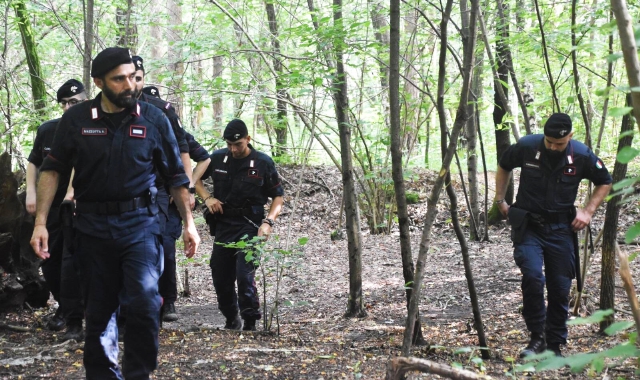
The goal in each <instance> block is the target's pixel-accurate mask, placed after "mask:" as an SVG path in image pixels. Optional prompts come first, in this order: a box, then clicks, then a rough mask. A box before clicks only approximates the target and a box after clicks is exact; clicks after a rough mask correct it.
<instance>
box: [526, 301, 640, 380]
mask: <svg viewBox="0 0 640 380" xmlns="http://www.w3.org/2000/svg"><path fill="white" fill-rule="evenodd" d="M612 314H613V310H611V309H609V310H598V311H596V312H595V313H593V314H592V315H591V316H589V317H587V318H576V319H574V320H571V321H568V322H567V324H570V325H584V324H592V323H600V322H602V321H603V320H605V319H606V318H607V317H609V316H611V315H612ZM634 325H635V324H634V322H631V321H619V322H616V323H614V324H612V325H611V326H609V327H608V328H607V329H606V330H605V333H606V334H608V335H614V334H617V333H619V332H622V331H625V330H627V329H629V328H631V327H633V326H634ZM636 338H637V332H633V333H630V334H628V340H627V341H626V342H623V343H620V344H618V345H616V346H614V347H611V348H609V349H607V350H604V351H600V352H593V353H580V354H576V355H571V356H568V357H556V356H555V355H554V354H553V352H551V351H545V352H543V353H541V354H537V355H533V356H530V357H527V358H525V359H524V360H525V363H524V364H520V365H517V366H516V367H515V368H514V373H518V372H543V371H552V370H557V369H560V368H563V367H565V366H568V367H569V368H571V372H573V373H578V372H582V371H584V370H585V368H587V366H588V367H589V369H590V371H592V372H595V373H598V374H599V373H602V372H603V371H604V370H605V369H606V368H607V366H608V365H611V363H612V362H611V360H610V359H617V360H624V359H628V358H637V357H640V349H638V347H637V346H636ZM637 374H640V373H637Z"/></svg>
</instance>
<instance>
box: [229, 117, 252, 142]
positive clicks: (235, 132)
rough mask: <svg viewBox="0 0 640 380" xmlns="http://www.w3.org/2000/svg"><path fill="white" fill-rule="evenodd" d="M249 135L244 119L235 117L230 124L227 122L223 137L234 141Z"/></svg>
mask: <svg viewBox="0 0 640 380" xmlns="http://www.w3.org/2000/svg"><path fill="white" fill-rule="evenodd" d="M248 135H249V131H248V130H247V125H246V124H245V123H244V121H242V120H240V119H233V120H231V121H230V122H229V124H227V127H226V128H225V129H224V133H223V134H222V137H224V139H225V140H228V141H231V142H234V141H238V140H240V139H241V138H243V137H246V136H248Z"/></svg>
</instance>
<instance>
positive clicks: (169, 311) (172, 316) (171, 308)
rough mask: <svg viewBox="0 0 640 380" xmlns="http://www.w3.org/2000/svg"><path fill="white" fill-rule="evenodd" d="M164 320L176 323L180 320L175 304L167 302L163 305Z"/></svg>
mask: <svg viewBox="0 0 640 380" xmlns="http://www.w3.org/2000/svg"><path fill="white" fill-rule="evenodd" d="M162 320H163V321H164V322H174V321H177V320H178V313H176V306H175V304H174V303H173V302H167V303H166V304H164V305H162Z"/></svg>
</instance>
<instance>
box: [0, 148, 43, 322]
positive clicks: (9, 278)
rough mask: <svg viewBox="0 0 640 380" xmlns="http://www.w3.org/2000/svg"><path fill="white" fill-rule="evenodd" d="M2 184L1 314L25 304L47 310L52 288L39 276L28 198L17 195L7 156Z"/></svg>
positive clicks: (2, 160)
mask: <svg viewBox="0 0 640 380" xmlns="http://www.w3.org/2000/svg"><path fill="white" fill-rule="evenodd" d="M0 183H1V184H2V186H0V199H2V200H3V201H2V202H0V311H1V312H6V311H8V310H10V309H13V308H16V307H18V308H19V307H22V305H23V304H24V303H25V302H28V303H29V305H31V306H32V307H44V306H46V304H47V301H48V300H49V288H48V287H47V285H46V283H45V281H44V278H43V277H42V276H40V274H39V268H40V259H38V257H37V256H36V254H35V253H34V252H33V249H31V245H30V244H29V241H30V240H31V234H32V233H33V221H34V219H33V217H32V216H31V215H29V214H28V213H27V212H26V209H25V208H24V206H23V205H24V201H25V198H26V194H25V193H24V192H23V193H22V194H21V195H20V196H19V195H18V194H17V191H18V185H19V184H18V181H17V179H16V177H15V175H14V174H13V173H12V172H11V156H10V155H9V154H8V153H7V152H4V153H2V154H1V155H0ZM20 197H21V198H22V200H21V199H20Z"/></svg>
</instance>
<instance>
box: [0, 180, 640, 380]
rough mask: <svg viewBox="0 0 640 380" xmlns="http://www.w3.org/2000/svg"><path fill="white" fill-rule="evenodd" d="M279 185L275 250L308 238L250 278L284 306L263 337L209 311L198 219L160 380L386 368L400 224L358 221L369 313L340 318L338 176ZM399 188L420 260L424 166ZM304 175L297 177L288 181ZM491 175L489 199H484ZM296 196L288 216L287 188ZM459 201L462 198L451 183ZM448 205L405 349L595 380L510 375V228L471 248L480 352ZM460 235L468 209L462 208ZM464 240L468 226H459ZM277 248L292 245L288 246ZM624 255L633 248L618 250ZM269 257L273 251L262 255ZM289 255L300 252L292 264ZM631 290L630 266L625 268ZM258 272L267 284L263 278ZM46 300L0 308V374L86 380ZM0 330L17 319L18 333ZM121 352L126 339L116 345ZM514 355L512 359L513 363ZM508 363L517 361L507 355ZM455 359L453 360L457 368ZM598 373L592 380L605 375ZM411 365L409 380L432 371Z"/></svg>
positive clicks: (635, 215)
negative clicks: (486, 352)
mask: <svg viewBox="0 0 640 380" xmlns="http://www.w3.org/2000/svg"><path fill="white" fill-rule="evenodd" d="M280 173H281V175H282V177H283V181H284V183H285V185H286V190H287V198H286V201H287V207H286V209H285V211H284V213H283V214H282V216H281V217H280V219H279V220H278V227H277V228H276V230H275V233H276V234H278V235H279V236H280V239H279V241H278V239H275V238H274V239H271V243H272V244H278V245H279V246H280V247H282V248H286V247H296V246H297V242H298V239H299V238H304V237H306V238H308V242H307V244H306V245H304V246H302V247H301V248H300V250H299V251H297V249H296V248H286V250H287V251H290V252H294V251H297V252H298V254H292V255H288V256H287V263H288V265H289V267H288V269H286V271H285V273H284V275H283V276H282V277H281V278H282V281H280V283H279V286H278V287H276V283H277V281H276V279H277V276H276V274H275V273H276V272H275V269H276V268H275V266H274V265H273V264H271V263H273V261H271V262H266V263H265V264H264V265H262V266H261V269H264V272H263V271H260V272H259V275H258V279H257V282H258V287H259V293H260V295H261V296H264V295H265V293H266V304H267V307H268V308H269V309H271V308H272V306H273V300H274V298H275V291H276V289H277V290H278V294H279V297H280V300H281V306H280V309H279V311H278V313H277V318H273V319H271V321H272V323H271V326H270V328H269V329H268V331H265V328H264V326H259V328H258V330H259V331H258V332H255V333H251V332H250V333H247V332H237V331H226V330H223V329H222V327H223V325H224V318H223V317H222V315H221V314H220V313H219V311H218V310H217V306H216V305H217V303H216V296H215V293H214V291H213V286H212V283H211V274H210V269H209V267H208V264H207V263H208V257H209V254H210V252H211V247H212V244H213V240H212V238H211V237H210V236H209V235H208V233H207V231H206V229H205V227H206V226H205V225H200V230H201V237H202V239H203V241H202V245H201V247H200V249H199V255H198V258H197V259H196V260H193V261H190V262H186V261H184V262H182V263H180V268H179V272H180V275H181V280H184V278H185V269H188V283H189V290H190V293H191V294H190V296H189V297H180V298H179V300H178V302H177V303H176V307H177V310H178V313H179V316H180V319H179V320H178V321H177V322H171V323H166V322H165V323H164V325H163V328H162V329H161V333H160V353H159V356H158V369H157V370H156V371H155V372H154V375H153V377H154V378H156V379H174V378H175V379H179V378H180V379H343V378H345V379H361V378H362V379H382V378H384V376H385V371H386V365H387V362H388V361H389V360H390V359H391V358H393V357H396V356H398V355H400V351H401V347H402V340H403V331H404V321H405V317H406V306H405V292H404V289H403V283H404V281H403V277H402V264H401V258H400V253H399V252H400V249H399V233H398V230H397V228H395V229H393V231H392V232H391V234H387V235H381V234H378V235H371V234H369V233H368V229H367V228H365V226H366V224H365V223H364V222H363V223H362V237H363V239H362V246H363V253H362V262H363V273H362V279H363V292H364V302H365V304H366V313H367V316H366V317H363V318H345V317H344V316H343V314H344V312H345V310H346V306H347V300H348V291H349V276H348V272H349V266H348V260H347V258H348V256H347V242H346V240H335V241H333V240H332V239H331V232H332V231H334V230H336V229H338V221H339V213H340V203H341V193H342V191H341V188H342V186H341V183H340V175H339V173H338V172H337V170H335V168H332V167H309V168H305V169H304V170H301V168H300V167H284V168H281V169H280ZM414 174H415V175H414V176H413V178H412V179H411V180H410V181H409V182H408V186H409V188H410V189H411V190H412V191H415V192H418V193H420V199H421V202H420V203H418V204H415V205H411V206H410V216H411V223H412V227H411V239H412V246H413V255H414V258H415V257H417V254H418V250H419V244H420V239H421V233H422V226H423V223H424V216H425V214H426V210H427V205H426V198H427V195H428V191H430V190H431V184H432V183H433V177H434V174H433V173H432V172H427V171H415V173H414ZM301 176H302V181H301V185H300V186H298V183H299V180H300V177H301ZM492 186H493V183H492V182H490V184H489V187H490V190H489V199H492V196H493V194H492V192H493V191H492ZM298 190H299V191H300V196H299V198H298V199H297V203H296V206H295V210H293V205H294V202H293V201H294V198H295V197H296V193H297V191H298ZM457 190H458V193H459V202H458V203H459V204H460V205H464V199H463V198H462V192H461V191H460V190H461V189H457ZM448 204H449V201H448V199H446V194H444V193H443V196H441V200H440V202H439V206H438V207H439V214H438V217H437V219H436V222H435V224H434V226H433V230H432V240H431V245H430V251H429V252H430V253H429V256H428V259H427V263H426V273H425V277H424V290H423V292H422V299H421V303H420V310H421V317H422V321H423V333H424V337H425V339H426V340H427V341H428V343H429V345H428V346H419V347H414V348H413V349H412V351H411V355H412V356H414V357H418V358H423V359H427V360H431V361H435V362H438V363H442V364H448V365H452V364H454V365H457V364H459V365H460V366H462V367H464V368H466V369H469V370H472V371H475V372H478V373H484V374H486V375H488V376H491V377H493V378H507V377H512V378H513V377H515V378H531V377H534V378H576V379H582V378H592V377H593V376H594V372H593V371H592V370H588V369H587V370H584V371H582V372H579V373H575V374H573V373H571V371H570V370H569V368H567V367H562V368H560V369H556V370H551V371H546V372H539V373H523V372H514V368H515V367H516V365H517V364H518V363H520V361H519V360H517V357H518V352H519V351H520V350H521V349H522V348H523V347H524V346H525V345H526V343H527V341H528V333H527V331H526V327H525V325H524V321H523V320H522V317H521V315H520V308H521V292H520V284H519V281H520V272H519V270H518V268H517V267H516V266H515V264H514V262H513V258H512V245H511V242H510V240H509V226H507V225H506V223H502V224H500V225H498V226H494V227H490V228H489V232H488V237H489V241H485V242H473V241H470V242H468V245H469V253H470V256H471V263H472V267H473V276H474V280H475V286H476V289H477V293H478V298H479V302H480V305H481V308H482V318H483V323H484V326H485V331H486V336H487V339H488V344H489V348H490V353H491V359H487V360H481V359H479V357H480V354H479V351H478V349H477V346H478V338H477V333H476V331H475V330H474V328H473V326H474V323H473V315H472V311H471V305H470V298H469V291H468V288H467V281H466V278H465V275H464V266H463V261H462V256H461V252H460V245H459V243H458V241H457V239H456V237H455V234H454V232H453V229H452V227H451V218H450V215H449V212H448ZM624 207H625V209H624V212H621V216H620V225H621V228H620V232H619V234H620V236H623V233H624V231H626V229H627V227H628V226H629V225H630V224H631V223H632V222H635V221H637V220H638V219H640V216H639V210H638V205H629V204H628V205H625V206H624ZM459 213H460V217H461V220H462V222H463V224H464V228H465V231H468V212H467V210H466V207H465V206H461V207H460V209H459ZM603 215H604V207H601V208H600V209H599V212H598V214H597V216H596V217H595V218H594V221H593V230H594V236H596V235H597V233H598V232H599V231H600V230H601V229H602V225H603ZM467 236H468V233H467ZM287 242H289V243H288V245H287ZM622 250H624V251H626V252H627V253H632V252H634V250H635V251H636V252H637V251H638V246H637V245H626V246H622ZM600 251H601V249H600V247H599V246H597V247H596V255H595V257H593V260H592V262H591V265H590V268H589V271H588V274H587V277H586V284H585V295H584V296H583V302H582V307H581V308H580V313H579V314H580V316H587V315H590V314H591V313H592V312H593V311H594V310H596V309H597V303H598V298H599V282H600V281H599V278H600V258H601V255H600V254H599V253H600ZM264 257H265V258H271V259H273V258H274V257H275V256H274V255H273V254H270V253H265V256H264ZM296 258H297V259H296ZM632 272H633V274H634V279H635V281H636V284H638V283H640V270H638V269H637V268H633V263H632ZM265 278H266V282H267V284H268V285H267V287H266V291H265V288H264V286H263V285H262V284H263V279H265ZM50 304H51V305H50V307H49V308H45V309H39V310H31V309H29V308H28V307H27V308H24V309H22V310H19V311H13V312H10V313H2V314H0V323H2V327H3V328H1V329H0V378H11V379H16V378H22V379H28V378H57V379H63V378H64V379H70V378H83V377H84V368H83V366H82V355H83V344H82V343H77V342H75V341H69V342H61V341H60V337H61V336H62V333H54V332H51V331H48V330H46V329H44V328H43V326H44V324H45V323H46V320H47V318H49V317H50V316H51V315H52V314H53V312H54V310H55V306H56V305H55V303H54V302H53V301H51V302H50ZM616 305H617V306H616V307H617V309H619V310H620V311H619V312H618V313H617V319H618V320H625V319H626V320H632V317H631V314H630V311H629V310H630V308H629V306H628V302H627V298H626V295H625V293H624V290H623V289H622V286H621V282H620V280H619V279H617V280H616ZM7 325H12V326H22V327H25V328H26V330H27V331H24V332H20V331H15V330H13V329H11V328H8V327H7ZM626 340H627V336H626V335H624V334H618V335H615V336H612V337H609V336H603V335H600V334H598V326H597V324H590V325H577V326H570V327H569V342H568V344H567V346H566V347H565V348H564V350H563V352H564V354H565V355H574V354H578V353H585V352H597V351H602V350H604V349H607V348H610V347H613V346H615V345H617V344H619V343H622V342H624V341H626ZM120 349H121V352H120V354H121V355H122V350H123V346H122V343H121V344H120ZM514 358H515V359H514ZM514 360H515V363H514ZM456 363H457V364H456ZM605 364H606V366H605V367H606V370H605V372H606V373H607V374H608V375H609V376H610V377H609V378H617V377H620V378H633V377H635V374H634V370H635V367H634V363H633V361H631V360H626V361H625V360H620V361H606V362H605ZM603 376H604V375H603V374H600V375H596V376H595V377H603ZM435 377H436V376H435V375H431V374H420V373H411V374H409V376H408V378H410V379H427V378H435Z"/></svg>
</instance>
